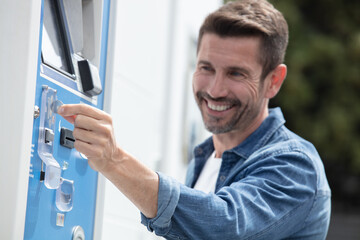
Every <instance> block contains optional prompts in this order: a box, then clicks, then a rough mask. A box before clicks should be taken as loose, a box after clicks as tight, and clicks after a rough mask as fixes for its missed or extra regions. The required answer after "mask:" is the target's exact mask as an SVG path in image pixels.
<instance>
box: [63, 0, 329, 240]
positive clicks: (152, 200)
mask: <svg viewBox="0 0 360 240" xmlns="http://www.w3.org/2000/svg"><path fill="white" fill-rule="evenodd" d="M287 42H288V27H287V23H286V21H285V19H284V17H283V15H282V14H281V13H280V12H279V11H277V10H276V9H275V8H274V7H273V6H272V5H271V4H270V3H268V2H267V1H266V0H243V1H237V2H233V3H229V4H227V5H225V6H223V7H222V8H220V9H219V10H217V11H215V12H214V13H212V14H210V15H209V16H208V17H207V18H206V19H205V21H204V23H203V25H202V27H201V28H200V32H199V42H198V55H197V67H196V71H195V73H194V76H193V90H194V96H195V99H196V102H197V104H198V106H199V109H200V111H201V114H202V118H203V121H204V124H205V126H206V128H207V129H208V130H209V131H210V132H212V133H213V135H212V136H211V137H210V138H209V139H207V140H206V141H205V142H204V143H202V144H201V145H199V146H198V147H196V148H195V150H194V153H195V158H194V159H193V160H192V161H191V163H190V165H189V168H188V173H187V178H186V185H183V184H181V183H179V182H177V181H175V180H174V179H172V178H171V177H168V176H165V175H164V174H162V173H155V172H154V171H152V170H150V169H148V168H147V167H145V166H144V165H143V164H141V163H140V162H139V161H137V160H136V159H135V158H133V157H132V156H131V155H130V154H128V153H126V152H125V151H124V150H123V149H122V148H121V147H120V146H118V145H117V143H116V140H115V138H114V134H113V128H112V119H111V117H110V116H109V115H108V114H106V113H104V112H102V111H100V110H97V109H94V108H91V107H89V106H87V105H64V106H62V107H61V108H60V109H59V113H60V114H61V115H62V116H64V117H65V118H66V119H67V120H69V121H70V122H72V123H74V132H73V135H74V137H75V139H76V141H75V147H76V149H77V150H78V151H80V152H82V153H84V154H85V155H86V156H87V157H88V159H89V164H90V166H91V167H92V168H93V169H95V170H97V171H100V172H101V173H102V174H103V175H104V176H105V177H107V178H108V179H109V180H110V181H112V182H113V183H114V185H116V186H117V187H118V189H119V190H120V191H122V192H123V193H124V195H125V196H127V197H128V198H129V199H130V200H131V201H132V202H133V203H134V204H135V205H136V206H137V207H138V208H139V210H140V211H141V212H142V223H143V224H144V225H146V226H147V227H148V229H149V230H150V231H155V233H156V234H157V235H160V236H163V237H165V238H167V239H272V240H273V239H309V240H310V239H311V240H314V239H325V238H326V234H327V230H328V226H329V219H330V205H331V202H330V188H329V186H328V183H327V180H326V176H325V172H324V167H323V164H322V161H321V159H320V157H319V155H318V153H317V151H316V149H315V148H314V146H313V145H312V144H311V143H309V142H308V141H306V140H304V139H302V138H300V137H299V136H297V135H295V134H294V133H292V132H291V131H290V130H288V129H287V128H286V127H285V126H284V123H285V120H284V117H283V115H282V113H281V110H280V108H276V109H268V103H269V100H270V99H271V98H273V97H274V96H275V95H276V94H277V93H278V91H279V90H280V87H281V85H282V83H283V81H284V79H285V77H286V71H287V68H286V65H284V64H283V59H284V55H285V51H286V47H287ZM74 115H75V116H76V118H74V117H73V116H74Z"/></svg>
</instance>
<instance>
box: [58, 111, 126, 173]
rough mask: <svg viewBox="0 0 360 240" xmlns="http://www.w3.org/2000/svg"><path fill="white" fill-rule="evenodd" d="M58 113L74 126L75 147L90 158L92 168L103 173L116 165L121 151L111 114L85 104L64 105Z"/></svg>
mask: <svg viewBox="0 0 360 240" xmlns="http://www.w3.org/2000/svg"><path fill="white" fill-rule="evenodd" d="M58 113H59V114H60V115H61V116H63V117H64V118H65V119H66V120H68V121H69V122H70V123H73V124H74V130H73V136H74V138H75V144H74V147H75V148H76V150H78V151H79V152H81V153H83V154H84V155H85V156H86V157H87V158H88V161H89V165H90V167H91V168H93V169H94V170H96V171H99V172H102V171H106V170H107V169H108V168H109V167H110V168H111V165H113V164H115V163H114V160H115V159H117V158H118V155H119V151H118V148H117V145H116V140H115V136H114V130H113V125H112V118H111V116H110V115H109V114H107V113H105V112H103V111H101V110H99V109H96V108H93V107H91V106H89V105H85V104H69V105H63V106H61V107H60V108H59V109H58Z"/></svg>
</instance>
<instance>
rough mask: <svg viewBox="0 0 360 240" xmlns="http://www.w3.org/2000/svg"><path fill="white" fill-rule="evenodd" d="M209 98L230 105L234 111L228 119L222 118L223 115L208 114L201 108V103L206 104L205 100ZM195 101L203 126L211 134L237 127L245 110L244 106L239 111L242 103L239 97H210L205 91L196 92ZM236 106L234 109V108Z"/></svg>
mask: <svg viewBox="0 0 360 240" xmlns="http://www.w3.org/2000/svg"><path fill="white" fill-rule="evenodd" d="M206 99H209V100H211V101H214V102H218V103H223V104H227V105H230V106H231V108H232V110H233V111H234V113H233V115H232V116H231V117H230V119H224V118H223V117H216V116H213V115H210V114H207V113H206V112H205V110H204V109H203V108H202V105H203V104H206V105H207V100H206ZM196 102H197V105H198V107H199V109H200V112H201V115H202V118H203V122H204V124H205V128H206V129H207V130H208V131H209V132H211V133H213V134H221V133H227V132H230V131H232V130H234V129H236V128H237V126H238V125H239V123H240V121H241V118H242V116H243V113H244V112H246V107H245V109H243V110H242V111H241V107H242V105H243V104H242V103H241V101H240V100H239V99H233V98H212V97H211V96H210V95H209V94H207V93H205V92H197V93H196ZM234 108H236V109H234Z"/></svg>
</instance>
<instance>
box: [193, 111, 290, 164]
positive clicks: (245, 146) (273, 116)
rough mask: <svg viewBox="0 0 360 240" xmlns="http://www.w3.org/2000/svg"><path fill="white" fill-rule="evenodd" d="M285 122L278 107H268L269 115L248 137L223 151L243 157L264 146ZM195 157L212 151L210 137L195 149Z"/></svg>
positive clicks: (209, 153)
mask: <svg viewBox="0 0 360 240" xmlns="http://www.w3.org/2000/svg"><path fill="white" fill-rule="evenodd" d="M284 123H285V119H284V116H283V114H282V111H281V109H280V108H273V109H269V116H268V117H267V118H266V119H265V120H264V121H263V122H262V123H261V125H260V127H258V128H257V129H256V130H255V131H254V132H253V133H252V134H251V135H250V136H249V137H247V138H246V139H245V140H244V141H243V142H242V143H241V144H239V145H238V146H236V147H235V148H233V149H230V150H227V151H225V152H229V153H231V152H233V153H235V154H237V155H239V156H241V157H243V158H245V159H247V158H248V157H249V156H250V155H251V154H252V153H254V152H255V151H256V150H258V149H259V148H261V147H262V146H264V145H265V144H266V143H267V142H268V140H269V139H270V137H271V136H272V135H273V134H274V133H275V132H276V131H277V130H278V129H279V128H280V127H281V126H283V125H284ZM194 151H195V157H203V158H205V159H207V158H208V157H209V156H210V155H211V153H212V152H213V151H214V143H213V139H212V137H210V138H208V139H207V140H206V141H205V142H204V143H202V144H200V145H199V146H197V147H196V148H195V149H194Z"/></svg>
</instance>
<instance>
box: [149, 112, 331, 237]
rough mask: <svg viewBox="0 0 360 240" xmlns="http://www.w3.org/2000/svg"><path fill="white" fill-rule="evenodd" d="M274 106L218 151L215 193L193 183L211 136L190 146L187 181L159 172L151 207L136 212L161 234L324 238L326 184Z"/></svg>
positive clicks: (315, 159) (308, 149) (310, 150)
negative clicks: (148, 213)
mask: <svg viewBox="0 0 360 240" xmlns="http://www.w3.org/2000/svg"><path fill="white" fill-rule="evenodd" d="M284 123H285V120H284V117H283V115H282V113H281V110H280V108H276V109H270V110H269V116H268V117H267V118H266V119H265V120H264V121H263V123H262V124H261V125H260V127H259V128H258V129H257V130H256V131H254V132H253V133H252V134H251V135H250V136H249V137H248V138H247V139H246V140H245V141H243V142H242V143H241V144H240V145H238V146H236V147H235V148H233V149H230V150H227V151H225V152H224V153H223V155H222V159H223V162H222V165H221V168H220V172H219V176H218V179H217V183H216V189H215V193H204V192H201V191H198V190H195V189H193V188H192V187H193V186H194V184H195V182H196V180H197V178H198V177H199V175H200V172H201V170H202V168H203V166H204V164H205V162H206V160H207V159H208V157H209V156H210V154H211V153H212V152H213V151H214V145H213V140H212V138H209V139H207V140H206V141H205V142H204V143H202V144H201V145H199V146H198V147H196V148H195V158H194V159H193V160H192V161H191V163H190V165H189V168H188V172H187V178H186V185H183V184H180V183H179V182H177V181H176V180H174V179H172V178H170V177H168V176H166V175H164V174H162V173H158V175H159V180H160V182H159V193H158V212H157V216H156V217H155V218H152V219H148V218H146V217H145V216H144V215H143V214H142V223H143V224H144V225H146V226H147V228H148V230H149V231H155V233H156V234H157V235H160V236H163V237H165V238H166V239H207V240H208V239H223V240H227V239H267V240H269V239H272V240H273V239H309V240H310V239H311V240H317V239H325V238H326V234H327V231H328V226H329V221H330V209H331V200H330V195H331V193H330V188H329V185H328V182H327V179H326V176H325V171H324V167H323V164H322V161H321V159H320V157H319V155H318V153H317V151H316V149H315V148H314V146H313V145H312V144H311V143H309V142H308V141H305V140H304V139H302V138H300V137H299V136H297V135H295V134H294V133H292V132H291V131H289V130H288V129H287V128H286V127H285V126H284Z"/></svg>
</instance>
